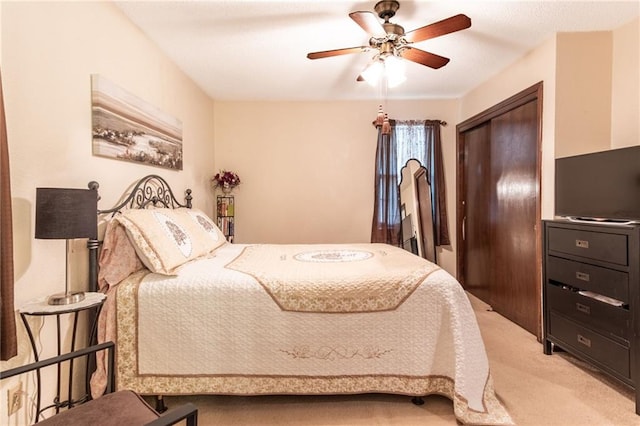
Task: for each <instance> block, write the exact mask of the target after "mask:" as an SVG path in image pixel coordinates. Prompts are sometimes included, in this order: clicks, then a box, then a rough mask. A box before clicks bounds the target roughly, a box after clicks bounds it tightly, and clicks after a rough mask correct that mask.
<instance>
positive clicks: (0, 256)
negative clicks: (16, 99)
mask: <svg viewBox="0 0 640 426" xmlns="http://www.w3.org/2000/svg"><path fill="white" fill-rule="evenodd" d="M13 279H14V277H13V230H12V215H11V185H10V181H9V147H8V143H7V125H6V121H5V115H4V95H3V92H2V74H1V73H0V330H2V333H1V340H0V360H2V361H6V360H8V359H9V358H12V357H14V356H16V355H17V353H18V342H17V337H16V317H15V313H14V307H13Z"/></svg>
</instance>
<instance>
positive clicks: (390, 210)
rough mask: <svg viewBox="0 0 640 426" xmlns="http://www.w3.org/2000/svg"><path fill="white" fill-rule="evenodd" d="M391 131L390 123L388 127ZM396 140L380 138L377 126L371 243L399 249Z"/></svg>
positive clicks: (387, 137) (392, 133) (390, 136)
mask: <svg viewBox="0 0 640 426" xmlns="http://www.w3.org/2000/svg"><path fill="white" fill-rule="evenodd" d="M391 127H392V129H393V123H391ZM397 155H398V153H397V148H396V137H395V133H394V132H393V131H392V132H391V134H390V135H383V134H382V128H381V127H380V126H378V145H377V149H376V177H375V179H376V180H375V194H374V202H373V203H374V204H373V223H372V225H371V242H372V243H387V244H391V245H394V246H399V245H400V201H399V199H400V194H399V192H400V189H399V188H398V164H397V162H398V160H397Z"/></svg>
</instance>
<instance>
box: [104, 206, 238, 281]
mask: <svg viewBox="0 0 640 426" xmlns="http://www.w3.org/2000/svg"><path fill="white" fill-rule="evenodd" d="M114 220H116V221H118V222H119V223H121V224H122V226H124V227H125V229H126V230H127V234H128V236H129V239H130V240H131V243H132V244H133V246H134V247H135V249H136V253H138V256H139V257H140V259H141V260H142V262H143V263H144V264H145V266H146V267H147V268H149V270H151V271H152V272H156V273H159V274H165V275H174V274H175V273H176V271H177V269H178V268H179V267H180V266H182V265H183V264H185V263H186V262H188V261H190V260H193V259H197V258H199V257H202V256H204V255H206V254H208V253H210V252H211V251H213V250H215V249H217V248H218V247H220V246H221V245H223V244H225V243H226V239H225V237H224V235H223V234H222V232H221V231H220V229H219V228H218V227H217V226H216V224H215V223H214V222H213V221H212V220H211V219H210V218H209V217H208V216H207V215H206V214H204V213H203V212H202V211H200V210H198V209H185V208H179V209H140V210H124V211H123V212H122V213H121V214H119V215H117V216H116V217H115V218H114Z"/></svg>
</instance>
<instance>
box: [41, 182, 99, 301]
mask: <svg viewBox="0 0 640 426" xmlns="http://www.w3.org/2000/svg"><path fill="white" fill-rule="evenodd" d="M97 228H98V192H97V191H94V190H90V189H68V188H36V233H35V237H36V238H38V239H64V240H66V246H65V249H66V252H65V292H64V293H59V294H54V295H52V296H49V298H48V301H47V303H48V304H49V305H68V304H71V303H77V302H80V301H81V300H83V299H84V292H82V291H80V292H78V291H73V292H70V291H69V240H71V239H75V238H94V239H95V238H97V233H98V230H97Z"/></svg>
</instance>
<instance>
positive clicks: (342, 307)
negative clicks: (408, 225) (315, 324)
mask: <svg viewBox="0 0 640 426" xmlns="http://www.w3.org/2000/svg"><path fill="white" fill-rule="evenodd" d="M226 267H227V268H230V269H233V270H236V271H240V272H244V273H246V274H249V275H251V276H252V277H254V278H255V279H256V280H257V281H258V282H259V283H260V284H261V285H262V286H263V287H264V289H265V290H266V291H267V293H268V294H269V295H270V296H271V297H272V298H273V300H274V301H275V302H276V303H277V304H278V306H279V307H280V308H281V309H282V310H285V311H295V312H334V313H337V312H343V313H344V312H374V311H389V310H393V309H396V308H397V307H398V306H400V304H402V302H404V301H405V300H406V299H407V298H408V297H409V296H410V295H411V293H413V291H414V290H415V289H416V288H417V287H418V286H419V285H420V283H421V282H422V281H423V280H424V279H425V278H426V277H427V276H428V275H429V274H430V273H432V272H433V271H436V270H437V269H439V268H438V266H437V265H435V264H433V263H430V262H425V261H424V260H423V259H421V258H419V257H417V256H407V252H406V251H404V250H402V249H401V248H399V247H393V246H390V245H388V244H314V245H312V246H310V245H308V244H302V245H300V244H297V245H296V244H259V245H253V246H249V247H246V248H245V249H244V250H243V251H242V253H241V254H240V256H238V257H237V258H236V259H234V260H233V261H232V262H231V263H229V264H228V265H227V266H226Z"/></svg>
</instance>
